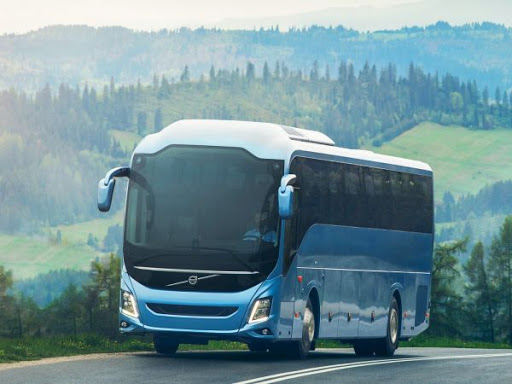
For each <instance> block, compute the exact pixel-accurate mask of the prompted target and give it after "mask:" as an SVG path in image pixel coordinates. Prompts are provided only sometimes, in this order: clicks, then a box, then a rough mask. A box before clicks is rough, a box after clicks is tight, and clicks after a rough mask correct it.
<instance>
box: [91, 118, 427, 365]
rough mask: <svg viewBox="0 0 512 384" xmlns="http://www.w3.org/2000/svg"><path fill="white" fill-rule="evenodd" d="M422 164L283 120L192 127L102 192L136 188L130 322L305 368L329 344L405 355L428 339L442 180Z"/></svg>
mask: <svg viewBox="0 0 512 384" xmlns="http://www.w3.org/2000/svg"><path fill="white" fill-rule="evenodd" d="M432 175H433V174H432V170H431V168H430V167H429V166H428V165H427V164H425V163H422V162H418V161H413V160H407V159H402V158H397V157H390V156H383V155H378V154H375V153H373V152H370V151H364V150H352V149H345V148H340V147H336V146H335V145H334V142H333V141H332V140H331V139H330V138H328V137H327V136H326V135H324V134H322V133H320V132H315V131H309V130H304V129H298V128H293V127H288V126H282V125H277V124H268V123H256V122H241V121H220V120H182V121H178V122H175V123H174V124H171V125H169V126H168V127H166V128H165V129H163V130H162V131H160V132H158V133H155V134H151V135H148V136H147V137H145V138H144V139H143V140H142V141H141V142H140V143H139V144H138V146H137V147H136V148H135V150H134V153H133V155H132V159H131V164H130V166H129V167H119V168H115V169H112V170H111V171H109V172H108V173H107V174H106V176H105V178H104V179H102V180H101V181H100V183H99V187H98V208H99V209H100V210H101V211H108V210H109V208H110V205H111V201H112V195H113V190H114V186H115V180H116V178H119V177H126V178H128V179H129V183H128V192H127V198H126V215H125V225H124V244H123V263H122V274H121V293H120V308H119V317H120V321H119V327H120V331H121V332H124V333H152V334H153V337H154V346H155V349H156V351H157V352H159V353H165V354H169V355H172V354H174V353H175V352H176V350H177V348H178V346H179V344H180V343H187V344H190V343H193V344H206V343H208V341H209V340H214V339H217V340H219V339H220V340H233V341H241V342H244V343H247V344H248V346H249V349H250V350H252V351H266V350H271V351H281V352H283V351H284V352H287V353H291V354H293V355H295V356H297V357H300V358H304V357H305V356H306V355H307V354H308V352H309V351H310V350H313V349H314V348H315V342H316V340H317V339H334V340H340V341H344V342H348V343H352V344H353V346H354V350H355V352H356V353H357V354H358V355H372V354H376V355H379V356H391V355H392V354H393V353H394V351H395V349H396V348H397V347H398V342H399V340H404V339H409V338H411V337H413V336H416V335H418V334H419V333H420V332H422V331H424V330H425V329H427V327H428V324H429V311H430V284H431V269H432V247H433V230H434V226H433V194H432V192H433V181H432Z"/></svg>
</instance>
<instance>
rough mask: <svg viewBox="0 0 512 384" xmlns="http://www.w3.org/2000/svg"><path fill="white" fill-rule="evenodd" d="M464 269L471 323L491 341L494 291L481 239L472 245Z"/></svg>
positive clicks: (494, 312)
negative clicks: (466, 279)
mask: <svg viewBox="0 0 512 384" xmlns="http://www.w3.org/2000/svg"><path fill="white" fill-rule="evenodd" d="M464 271H465V272H466V276H467V277H468V284H467V286H466V293H467V301H468V303H469V307H470V313H471V317H472V318H473V323H474V324H476V325H477V327H478V328H480V330H481V332H482V333H483V335H484V339H486V340H488V341H490V342H491V343H493V342H494V339H495V335H494V333H495V332H494V321H495V314H496V305H495V292H494V290H493V289H492V287H491V285H490V283H489V277H488V273H487V268H486V266H485V262H484V245H483V244H482V242H481V241H479V242H478V243H476V244H475V246H474V247H473V250H472V251H471V256H470V257H469V260H468V262H467V263H466V265H465V266H464ZM468 299H469V300H468Z"/></svg>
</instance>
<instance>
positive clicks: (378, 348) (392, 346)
mask: <svg viewBox="0 0 512 384" xmlns="http://www.w3.org/2000/svg"><path fill="white" fill-rule="evenodd" d="M399 335H400V310H399V309H398V303H397V301H396V299H395V297H393V299H392V300H391V305H390V307H389V313H388V329H387V335H386V337H385V338H384V339H381V340H378V341H376V343H375V354H376V355H377V356H393V354H394V353H395V351H396V349H397V348H398V338H399Z"/></svg>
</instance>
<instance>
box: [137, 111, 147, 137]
mask: <svg viewBox="0 0 512 384" xmlns="http://www.w3.org/2000/svg"><path fill="white" fill-rule="evenodd" d="M147 118H148V115H147V113H146V112H143V111H141V112H139V113H138V114H137V133H138V134H139V135H141V136H143V135H144V134H145V133H146V122H147Z"/></svg>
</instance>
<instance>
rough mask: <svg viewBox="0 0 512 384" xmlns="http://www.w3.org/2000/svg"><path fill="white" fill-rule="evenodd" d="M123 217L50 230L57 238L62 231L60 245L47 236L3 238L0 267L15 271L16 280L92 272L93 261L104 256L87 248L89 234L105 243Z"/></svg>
mask: <svg viewBox="0 0 512 384" xmlns="http://www.w3.org/2000/svg"><path fill="white" fill-rule="evenodd" d="M122 217H123V214H122V213H119V214H117V215H116V216H114V217H113V218H109V219H97V220H91V221H88V222H84V223H77V224H73V225H61V226H59V227H53V228H49V230H50V231H51V232H52V233H53V235H55V234H56V232H57V230H60V231H61V233H62V243H61V244H60V245H51V244H50V243H49V242H48V238H47V237H45V236H39V237H25V236H9V235H0V250H1V259H0V265H3V266H4V267H5V268H7V269H10V270H12V271H13V273H14V278H15V279H16V280H18V279H23V278H29V277H34V276H35V275H37V274H39V273H45V272H48V271H50V270H54V269H61V268H70V269H83V270H88V269H89V267H90V265H91V261H92V260H94V259H95V258H96V257H98V256H101V255H102V253H101V252H98V251H96V250H95V249H93V248H91V247H89V246H88V245H87V237H88V236H89V233H91V234H92V235H93V236H95V237H96V238H98V239H99V241H100V243H101V241H103V239H104V237H105V235H106V234H107V229H108V227H109V226H111V225H114V224H122Z"/></svg>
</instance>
